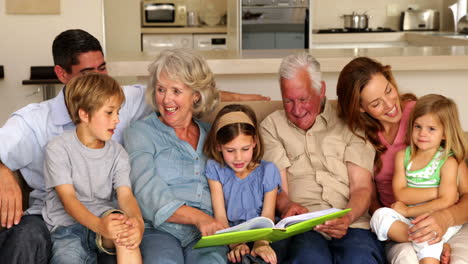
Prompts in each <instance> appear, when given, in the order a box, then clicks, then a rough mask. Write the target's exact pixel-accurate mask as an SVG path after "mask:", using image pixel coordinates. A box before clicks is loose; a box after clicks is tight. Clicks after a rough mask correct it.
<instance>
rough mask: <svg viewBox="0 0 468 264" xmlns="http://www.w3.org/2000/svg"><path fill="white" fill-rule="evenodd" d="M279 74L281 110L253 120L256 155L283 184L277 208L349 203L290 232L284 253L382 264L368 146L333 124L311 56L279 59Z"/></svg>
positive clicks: (297, 258)
mask: <svg viewBox="0 0 468 264" xmlns="http://www.w3.org/2000/svg"><path fill="white" fill-rule="evenodd" d="M279 72H280V86H281V95H282V98H283V106H284V110H279V111H276V112H274V113H272V114H271V115H269V116H268V117H267V118H266V119H265V120H264V121H263V122H262V124H261V133H262V136H263V139H264V142H265V156H264V159H266V160H269V161H273V162H274V163H275V164H276V165H277V166H278V168H279V169H280V171H281V174H282V179H283V185H284V186H285V187H286V188H284V190H285V191H283V192H282V193H281V194H280V195H279V196H278V200H277V202H278V203H277V208H278V210H279V211H280V212H281V213H282V214H283V216H289V215H292V214H297V213H303V212H306V211H316V210H321V209H326V208H332V207H334V208H340V209H344V208H352V210H351V212H350V213H348V214H347V215H345V216H344V217H341V218H339V219H335V220H331V221H327V222H326V223H324V224H322V225H319V226H317V227H316V228H315V229H314V230H311V231H309V232H306V233H303V234H300V235H297V236H295V237H293V238H292V239H291V241H288V242H289V243H288V244H289V246H288V249H287V256H286V258H288V259H289V260H291V261H293V262H294V263H310V261H311V260H313V261H314V262H315V263H347V264H350V263H384V260H385V258H384V255H383V254H384V253H383V247H382V245H381V244H380V242H378V241H377V239H376V238H375V236H374V234H372V233H371V231H370V230H369V218H370V217H369V214H368V213H367V210H368V207H369V204H370V193H371V188H372V187H371V186H372V173H371V171H372V168H373V161H374V149H373V148H372V146H371V145H370V144H368V143H366V142H365V141H364V140H362V139H361V138H360V137H358V136H356V135H354V134H353V133H351V132H350V131H349V130H348V129H347V127H346V125H345V124H344V123H343V122H341V121H340V119H339V118H338V116H337V114H336V110H335V106H334V104H333V103H332V102H329V101H327V100H326V98H325V82H323V81H322V78H321V73H320V65H319V63H318V62H317V61H316V60H315V59H314V58H313V57H312V56H311V55H309V54H307V53H302V54H297V55H291V56H288V57H286V58H285V59H283V61H282V63H281V66H280V71H279ZM283 257H284V256H283Z"/></svg>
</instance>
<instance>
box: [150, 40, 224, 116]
mask: <svg viewBox="0 0 468 264" xmlns="http://www.w3.org/2000/svg"><path fill="white" fill-rule="evenodd" d="M148 71H149V81H148V88H147V89H146V100H147V102H148V103H149V104H150V105H151V106H152V107H153V109H154V110H157V109H158V105H157V103H156V98H155V92H156V85H157V84H158V82H159V79H160V78H161V75H164V77H165V78H168V79H170V80H175V81H180V82H182V83H183V84H184V85H185V86H187V87H189V88H191V89H192V90H193V92H194V93H198V94H199V95H200V99H199V100H198V101H197V102H195V103H194V104H193V106H192V113H193V116H194V117H196V118H201V117H202V116H203V115H204V114H205V113H207V112H211V111H212V110H213V109H214V108H215V107H216V105H217V104H218V102H219V92H218V89H216V82H215V79H214V74H213V72H211V70H210V68H209V67H208V64H207V63H206V61H205V59H203V57H201V56H200V55H198V54H196V53H194V52H193V51H191V50H187V49H167V50H163V51H162V52H161V53H159V54H158V56H157V57H156V59H155V60H154V61H153V62H152V63H151V64H150V65H149V67H148Z"/></svg>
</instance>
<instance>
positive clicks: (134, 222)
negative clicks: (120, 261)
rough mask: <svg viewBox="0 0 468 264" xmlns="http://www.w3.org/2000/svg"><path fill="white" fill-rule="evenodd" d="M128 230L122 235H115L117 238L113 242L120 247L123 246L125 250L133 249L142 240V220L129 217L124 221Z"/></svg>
mask: <svg viewBox="0 0 468 264" xmlns="http://www.w3.org/2000/svg"><path fill="white" fill-rule="evenodd" d="M125 224H126V225H127V227H128V229H127V231H124V232H122V233H119V234H117V236H118V238H117V240H116V241H115V242H116V243H117V244H119V245H121V246H125V247H126V248H127V249H135V248H138V246H139V245H140V243H141V240H142V239H143V232H144V229H145V228H144V224H143V220H141V219H138V218H136V217H129V218H128V219H127V221H125Z"/></svg>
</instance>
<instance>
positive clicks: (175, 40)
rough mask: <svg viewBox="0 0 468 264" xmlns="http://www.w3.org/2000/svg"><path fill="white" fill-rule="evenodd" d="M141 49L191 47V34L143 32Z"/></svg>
mask: <svg viewBox="0 0 468 264" xmlns="http://www.w3.org/2000/svg"><path fill="white" fill-rule="evenodd" d="M141 42H142V48H143V51H160V50H162V49H170V48H187V49H191V48H193V37H192V34H143V36H142V38H141Z"/></svg>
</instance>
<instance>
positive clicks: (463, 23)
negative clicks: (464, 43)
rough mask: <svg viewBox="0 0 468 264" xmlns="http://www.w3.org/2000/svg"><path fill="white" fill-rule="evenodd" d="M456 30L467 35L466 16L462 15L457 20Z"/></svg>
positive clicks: (467, 23)
mask: <svg viewBox="0 0 468 264" xmlns="http://www.w3.org/2000/svg"><path fill="white" fill-rule="evenodd" d="M457 29H458V33H460V34H468V15H464V16H462V18H460V20H458V24H457Z"/></svg>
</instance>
